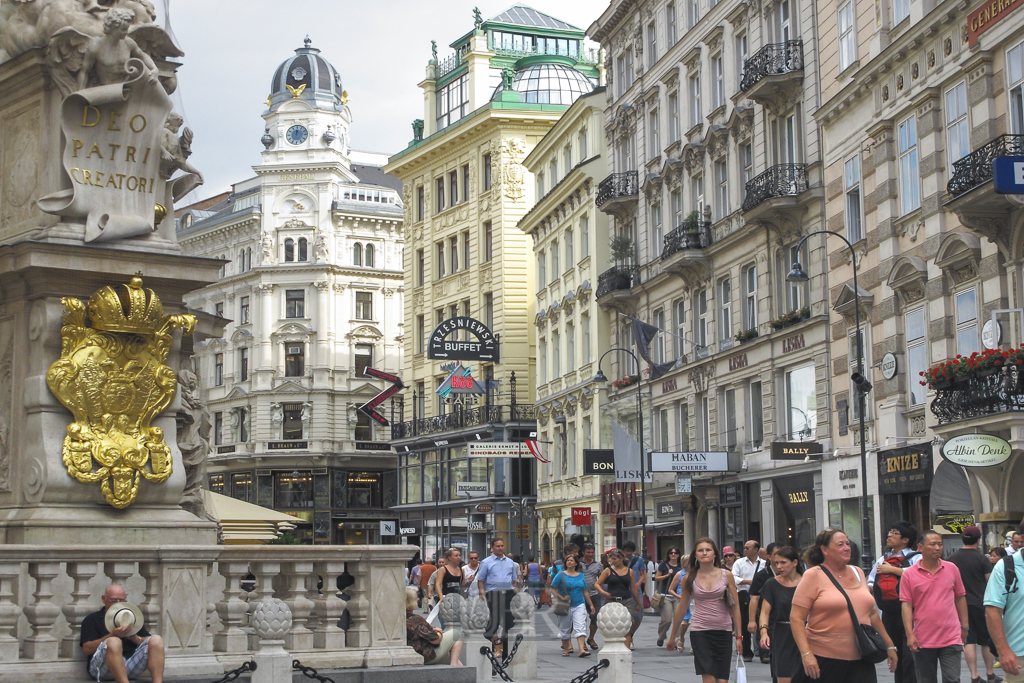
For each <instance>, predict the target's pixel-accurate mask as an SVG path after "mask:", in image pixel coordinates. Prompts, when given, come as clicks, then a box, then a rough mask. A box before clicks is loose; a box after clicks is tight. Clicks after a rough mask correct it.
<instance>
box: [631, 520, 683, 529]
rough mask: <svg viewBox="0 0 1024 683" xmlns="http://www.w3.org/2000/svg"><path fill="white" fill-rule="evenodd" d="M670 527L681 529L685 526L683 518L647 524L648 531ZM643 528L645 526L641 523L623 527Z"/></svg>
mask: <svg viewBox="0 0 1024 683" xmlns="http://www.w3.org/2000/svg"><path fill="white" fill-rule="evenodd" d="M669 527H679V528H680V529H681V528H682V527H683V520H679V521H678V522H654V523H652V524H648V525H647V530H648V531H657V530H666V529H668V528H669ZM641 529H643V526H642V525H640V524H634V525H633V526H624V527H622V530H623V531H638V530H641Z"/></svg>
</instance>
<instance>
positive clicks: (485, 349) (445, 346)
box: [427, 316, 498, 363]
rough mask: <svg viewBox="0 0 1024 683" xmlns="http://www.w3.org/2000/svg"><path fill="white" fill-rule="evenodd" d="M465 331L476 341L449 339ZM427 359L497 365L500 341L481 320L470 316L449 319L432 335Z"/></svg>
mask: <svg viewBox="0 0 1024 683" xmlns="http://www.w3.org/2000/svg"><path fill="white" fill-rule="evenodd" d="M463 330H465V331H468V332H469V334H470V335H472V336H473V337H474V338H475V339H476V341H469V340H458V339H455V338H449V337H452V335H454V334H455V333H457V332H461V331H463ZM427 358H432V359H436V360H475V361H479V362H487V363H497V362H498V339H497V338H496V337H495V336H494V335H493V334H492V333H491V330H490V329H489V328H488V327H487V326H486V325H484V324H483V323H482V322H480V321H479V320H474V319H473V318H470V317H468V316H457V317H455V318H449V319H448V320H444V321H442V322H441V323H440V324H439V325H438V326H437V327H435V328H434V331H433V332H431V333H430V344H429V346H428V347H427Z"/></svg>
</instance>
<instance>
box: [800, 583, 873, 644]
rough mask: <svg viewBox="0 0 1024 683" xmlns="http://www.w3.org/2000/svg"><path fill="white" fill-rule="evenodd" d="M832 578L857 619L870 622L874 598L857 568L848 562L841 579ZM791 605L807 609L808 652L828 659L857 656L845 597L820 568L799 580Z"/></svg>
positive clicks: (860, 621)
mask: <svg viewBox="0 0 1024 683" xmlns="http://www.w3.org/2000/svg"><path fill="white" fill-rule="evenodd" d="M850 570H853V571H852V572H851V571H850ZM836 580H837V581H839V583H840V585H842V587H843V588H844V589H845V590H846V594H847V595H849V596H850V601H851V602H852V603H853V609H854V612H855V613H856V614H857V621H858V622H859V623H861V624H870V623H871V616H872V615H873V614H875V598H874V597H872V595H871V591H870V590H869V589H868V585H867V582H866V581H865V580H864V574H863V573H862V572H861V570H860V568H859V567H854V566H853V565H849V566H848V567H847V569H846V571H845V572H844V576H843V578H838V577H836ZM793 605H795V606H796V607H803V608H804V609H806V610H807V642H808V643H809V644H810V647H811V652H813V653H814V654H816V655H818V656H819V657H828V658H830V659H844V660H847V661H852V660H858V659H860V650H859V649H858V648H857V640H856V635H855V633H854V630H853V620H852V619H850V609H849V607H847V606H846V598H844V597H843V594H842V593H840V592H839V590H838V589H837V588H836V587H835V586H834V585H833V584H832V582H831V581H830V580H829V578H828V577H827V576H825V572H824V571H823V570H822V569H821V567H811V568H810V569H808V570H807V572H806V573H805V574H804V576H803V578H802V579H800V585H799V586H797V587H796V593H794V595H793Z"/></svg>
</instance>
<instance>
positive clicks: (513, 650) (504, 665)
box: [501, 633, 523, 669]
mask: <svg viewBox="0 0 1024 683" xmlns="http://www.w3.org/2000/svg"><path fill="white" fill-rule="evenodd" d="M521 642H523V634H522V633H519V634H517V635H516V642H514V643H512V647H511V648H509V651H508V653H507V655H506V656H505V657H504V658H503V659H502V660H501V666H502V668H505V669H507V668H508V665H509V664H511V663H512V658H513V657H515V656H516V650H518V649H519V643H521Z"/></svg>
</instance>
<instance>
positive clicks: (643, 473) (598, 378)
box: [590, 347, 647, 553]
mask: <svg viewBox="0 0 1024 683" xmlns="http://www.w3.org/2000/svg"><path fill="white" fill-rule="evenodd" d="M612 351H622V352H623V353H626V354H629V357H630V358H632V359H633V361H634V362H635V363H636V419H637V426H638V427H639V432H640V438H639V439H638V441H639V442H640V545H641V546H642V548H643V550H642V551H641V552H644V553H646V552H647V487H646V483H645V482H646V479H647V456H646V454H645V453H644V411H643V397H642V395H641V393H640V375H641V374H642V373H643V371H642V370H641V369H640V359H639V358H637V357H636V354H634V353H633V352H632V351H630V350H629V349H624V348H621V347H615V348H613V349H608V350H607V351H605V352H604V353H603V354H602V355H601V358H599V359H598V361H597V374H596V375H594V378H593V379H592V380H590V381H591V382H597V383H604V382H607V381H608V378H607V377H605V374H604V372H602V371H601V362H602V361H603V360H604V357H605V356H607V355H608V354H609V353H611V352H612Z"/></svg>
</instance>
